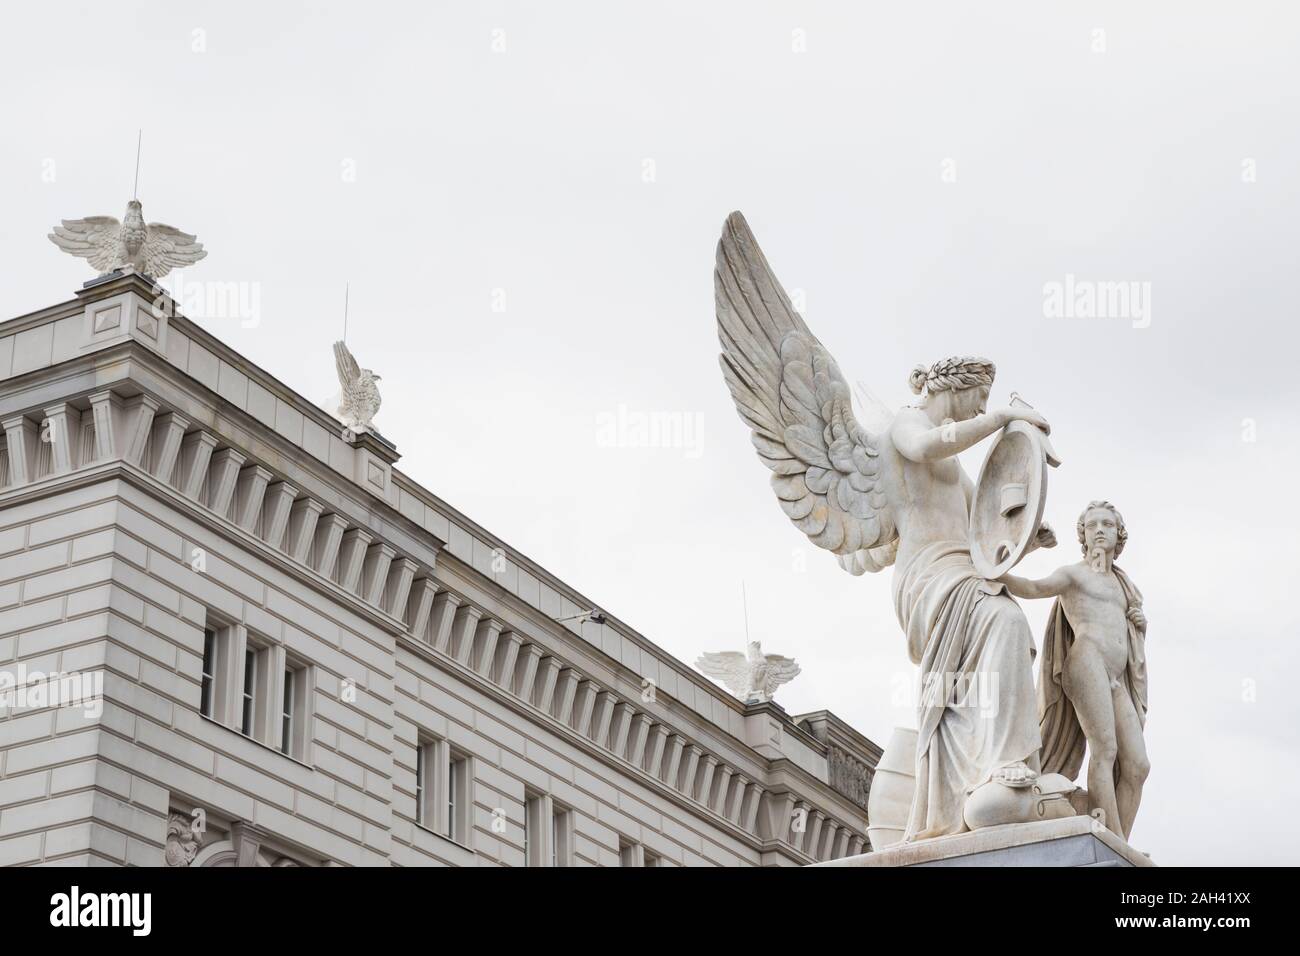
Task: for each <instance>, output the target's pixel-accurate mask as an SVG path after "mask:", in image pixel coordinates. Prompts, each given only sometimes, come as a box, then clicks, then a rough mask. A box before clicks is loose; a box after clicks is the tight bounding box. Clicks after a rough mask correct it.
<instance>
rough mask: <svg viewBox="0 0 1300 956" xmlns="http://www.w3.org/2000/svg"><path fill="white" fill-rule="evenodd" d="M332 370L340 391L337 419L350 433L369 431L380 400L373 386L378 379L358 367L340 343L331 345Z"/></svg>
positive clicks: (350, 354)
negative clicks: (335, 372)
mask: <svg viewBox="0 0 1300 956" xmlns="http://www.w3.org/2000/svg"><path fill="white" fill-rule="evenodd" d="M334 367H335V370H336V371H337V372H338V376H339V385H340V386H341V388H342V389H343V391H342V392H341V394H340V396H339V404H338V411H337V415H338V417H339V419H340V420H342V422H343V424H344V425H346V426H347V427H348V428H349V429H350V430H351V431H354V432H364V431H369V430H370V429H371V424H370V423H371V421H372V420H373V419H374V417H375V415H376V414H377V413H378V412H379V403H380V401H381V399H380V397H379V389H378V387H376V385H375V383H376V382H378V381H380V376H378V375H376V374H375V373H374V372H372V371H371V370H370V369H368V368H362V367H361V366H360V365H358V364H357V360H356V359H355V358H353V356H352V353H351V352H350V351H349V350H348V347H347V346H346V345H344V344H343V343H342V342H335V343H334Z"/></svg>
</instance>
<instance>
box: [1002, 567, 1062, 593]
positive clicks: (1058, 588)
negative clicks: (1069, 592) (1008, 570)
mask: <svg viewBox="0 0 1300 956" xmlns="http://www.w3.org/2000/svg"><path fill="white" fill-rule="evenodd" d="M998 581H1000V582H1001V583H1002V584H1005V585H1006V586H1007V590H1008V591H1010V592H1011V593H1012V594H1013V595H1014V596H1016V597H1018V598H1026V599H1033V598H1049V597H1059V596H1060V595H1061V594H1063V593H1064V592H1065V590H1066V589H1067V588H1069V586H1070V569H1069V566H1068V565H1067V566H1066V567H1063V568H1057V569H1056V570H1055V571H1053V572H1052V573H1051V574H1049V575H1048V576H1047V577H1045V578H1042V579H1040V580H1038V581H1032V580H1030V579H1029V578H1018V577H1016V576H1015V575H1014V574H1004V575H1002V577H1000V578H998Z"/></svg>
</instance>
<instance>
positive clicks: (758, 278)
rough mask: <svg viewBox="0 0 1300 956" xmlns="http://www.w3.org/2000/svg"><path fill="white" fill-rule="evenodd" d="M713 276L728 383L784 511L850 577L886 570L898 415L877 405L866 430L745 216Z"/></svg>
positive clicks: (893, 539) (738, 218) (721, 245)
mask: <svg viewBox="0 0 1300 956" xmlns="http://www.w3.org/2000/svg"><path fill="white" fill-rule="evenodd" d="M713 275H714V289H715V293H716V299H717V314H718V338H719V340H720V341H721V343H722V354H721V355H720V356H719V360H720V363H721V365H722V375H723V378H724V379H726V382H727V388H728V389H729V390H730V392H731V397H732V399H733V400H734V401H735V403H736V411H737V412H738V413H739V414H740V417H741V420H743V421H744V422H745V423H746V424H747V425H748V426H749V427H750V430H751V432H752V435H751V439H752V441H753V443H754V447H755V449H757V451H758V457H759V458H760V459H761V460H762V462H763V464H764V465H766V466H767V467H768V468H769V469H771V471H772V489H773V490H774V491H775V492H776V497H777V501H778V503H779V504H780V505H781V509H782V510H783V511H784V512H785V513H786V515H787V517H789V518H790V520H791V521H792V522H793V523H794V525H795V527H796V528H798V529H799V530H800V531H802V532H803V533H804V534H805V535H807V536H808V539H809V540H810V541H811V542H812V543H813V544H815V545H817V546H818V547H819V548H825V549H826V550H827V551H831V552H833V553H834V554H835V555H836V556H837V557H838V559H839V562H840V566H841V567H843V568H844V569H845V570H846V571H849V572H850V573H852V574H861V573H862V572H863V571H880V570H883V569H884V568H886V567H888V566H889V565H891V564H893V561H894V555H895V553H896V551H897V546H898V532H897V530H896V529H895V526H894V519H893V514H892V511H891V509H890V507H889V502H888V500H887V499H886V496H885V492H884V489H883V487H882V483H881V480H880V470H881V462H880V457H879V435H880V434H881V433H883V431H884V430H885V428H887V427H888V421H889V419H890V418H891V417H892V416H891V414H890V412H889V410H888V409H887V408H885V407H884V406H883V405H881V404H880V403H879V402H877V401H875V400H874V399H871V400H870V404H869V407H868V409H867V415H866V416H864V417H866V418H867V419H868V421H870V423H871V425H872V427H873V428H874V429H875V431H874V432H872V431H868V430H867V428H864V427H863V425H861V424H860V423H859V422H858V420H857V418H856V417H855V416H854V413H853V396H852V393H851V391H850V389H849V385H848V382H847V381H845V379H844V376H843V375H842V374H841V373H840V370H839V367H838V366H837V365H836V363H835V360H834V359H833V358H832V357H831V355H830V353H829V352H827V351H826V349H825V348H824V347H823V346H822V344H821V342H819V341H818V340H817V337H816V336H815V335H813V334H812V332H811V331H809V329H808V326H807V325H805V324H804V321H803V318H802V317H801V316H800V315H799V314H798V313H797V312H795V310H794V308H793V307H792V306H791V305H790V299H789V297H788V296H787V295H786V294H785V290H784V289H782V288H781V284H780V283H779V282H778V281H777V278H776V276H775V275H774V274H773V272H772V269H771V267H770V266H769V265H768V263H767V259H766V257H765V256H764V255H763V251H762V250H761V249H760V248H759V247H758V242H757V241H756V240H755V239H754V234H753V233H752V232H751V231H750V229H749V224H748V223H747V222H745V217H744V216H742V215H741V214H740V213H739V212H733V213H732V214H731V215H730V216H728V217H727V222H726V224H725V225H724V226H723V229H722V238H721V239H720V240H719V241H718V255H717V266H716V268H715V270H714V274H713Z"/></svg>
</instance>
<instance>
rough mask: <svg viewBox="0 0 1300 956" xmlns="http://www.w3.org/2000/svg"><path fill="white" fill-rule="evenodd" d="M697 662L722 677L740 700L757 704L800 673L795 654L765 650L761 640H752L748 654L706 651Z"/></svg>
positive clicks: (701, 670)
mask: <svg viewBox="0 0 1300 956" xmlns="http://www.w3.org/2000/svg"><path fill="white" fill-rule="evenodd" d="M695 666H696V667H698V668H699V670H700V673H702V674H706V675H707V676H709V677H712V678H714V679H716V680H720V681H722V683H723V684H724V685H726V688H727V690H729V691H731V692H732V693H733V694H735V695H736V696H737V697H739V698H740V699H741V700H743V701H745V702H746V703H756V704H761V703H766V702H767V701H770V700H771V699H772V695H773V694H774V693H776V689H777V688H778V687H780V686H781V685H782V684H787V683H789V682H790V681H792V680H794V678H795V677H796V676H797V675H798V674H799V665H798V664H796V663H795V662H794V658H792V657H782V656H781V655H780V654H764V653H763V649H762V647H761V646H760V645H759V642H758V641H750V642H749V653H748V655H745V654H741V653H740V652H739V651H721V652H718V653H713V654H704V655H701V657H700V659H699V660H698V661H696V662H695Z"/></svg>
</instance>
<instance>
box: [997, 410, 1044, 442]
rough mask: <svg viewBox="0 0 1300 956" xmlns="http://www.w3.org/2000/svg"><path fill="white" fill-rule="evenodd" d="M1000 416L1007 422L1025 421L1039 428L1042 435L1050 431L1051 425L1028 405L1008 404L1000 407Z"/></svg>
mask: <svg viewBox="0 0 1300 956" xmlns="http://www.w3.org/2000/svg"><path fill="white" fill-rule="evenodd" d="M1002 417H1003V419H1005V420H1006V421H1007V422H1008V423H1010V422H1027V423H1028V424H1030V425H1033V426H1034V427H1035V428H1041V429H1042V431H1043V434H1044V435H1050V434H1051V433H1052V426H1051V425H1049V424H1048V423H1047V419H1046V418H1044V417H1043V416H1042V415H1041V414H1040V413H1039V412H1038V411H1036V410H1035V409H1032V408H1030V407H1029V406H1028V405H1008V406H1007V407H1006V408H1004V409H1002Z"/></svg>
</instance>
